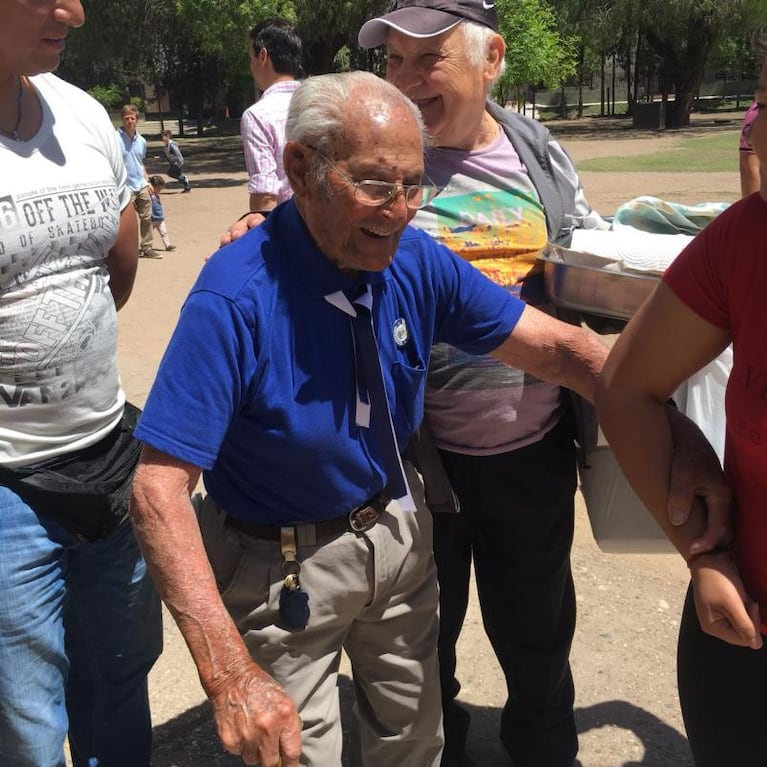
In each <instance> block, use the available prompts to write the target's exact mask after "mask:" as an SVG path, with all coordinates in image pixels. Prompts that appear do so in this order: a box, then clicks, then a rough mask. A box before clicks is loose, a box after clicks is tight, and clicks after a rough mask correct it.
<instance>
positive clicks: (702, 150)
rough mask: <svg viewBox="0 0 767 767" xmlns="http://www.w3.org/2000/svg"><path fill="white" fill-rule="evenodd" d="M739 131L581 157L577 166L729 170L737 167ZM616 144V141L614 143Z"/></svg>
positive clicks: (627, 169)
mask: <svg viewBox="0 0 767 767" xmlns="http://www.w3.org/2000/svg"><path fill="white" fill-rule="evenodd" d="M739 134H740V131H737V130H734V131H725V132H723V133H717V134H716V135H713V136H703V137H700V138H690V137H683V136H680V137H679V138H678V139H677V140H676V141H675V142H674V146H673V148H672V149H666V150H664V151H661V152H654V153H649V154H644V155H636V156H632V157H620V156H615V157H600V158H597V159H594V160H583V161H582V162H579V163H578V170H590V171H606V172H628V173H636V172H642V171H645V172H651V173H663V172H681V173H715V172H725V173H732V170H733V168H737V152H738V137H739ZM617 146H619V144H617V143H616V147H617Z"/></svg>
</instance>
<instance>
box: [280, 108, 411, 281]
mask: <svg viewBox="0 0 767 767" xmlns="http://www.w3.org/2000/svg"><path fill="white" fill-rule="evenodd" d="M346 125H347V129H346V130H345V132H344V139H343V141H339V142H338V143H337V145H336V146H335V153H334V156H333V157H331V158H330V159H332V161H333V163H335V164H336V165H337V166H338V167H337V168H334V167H332V165H331V166H330V167H328V168H327V172H326V175H325V179H324V182H323V180H322V179H318V178H317V176H316V173H315V172H314V170H313V168H314V164H315V162H316V161H317V160H318V158H317V157H316V156H315V152H314V151H313V150H312V149H310V148H309V147H306V146H304V145H303V144H299V143H297V142H290V143H288V145H287V147H286V150H285V168H286V171H287V172H288V176H289V177H290V180H291V185H292V186H293V190H294V194H295V199H296V204H297V205H298V209H299V210H300V212H301V215H302V216H303V219H304V221H305V223H306V225H307V228H308V229H309V233H310V234H311V236H312V239H313V240H314V242H315V243H316V245H317V246H318V247H319V249H320V250H321V251H322V252H323V253H324V254H325V256H326V257H327V258H328V260H329V261H331V262H332V263H334V264H335V265H336V266H337V267H338V268H339V269H341V270H342V271H344V272H349V273H355V272H359V271H381V270H382V269H385V268H386V267H387V266H389V264H390V263H391V262H392V260H393V259H394V255H395V253H396V251H397V245H398V244H399V240H400V237H401V236H402V231H403V230H404V228H405V226H406V224H407V223H408V222H409V221H410V220H411V219H412V217H413V215H414V214H415V211H412V210H409V209H408V208H407V206H406V205H405V199H404V196H403V195H402V194H399V195H397V197H396V198H395V199H394V200H393V201H391V202H389V203H387V204H386V205H381V206H379V207H370V206H367V205H362V204H360V203H359V202H357V201H356V200H355V188H354V186H353V185H352V184H351V183H350V182H349V180H348V179H347V178H345V177H344V174H347V175H348V176H349V177H351V178H352V179H354V180H356V181H361V180H363V179H373V180H379V181H391V182H399V183H402V184H419V183H421V179H422V178H423V172H424V167H423V143H422V140H421V133H420V130H419V128H418V125H417V123H416V120H415V118H414V116H413V115H412V113H411V112H409V111H408V109H407V107H406V106H404V105H402V104H388V103H382V102H375V103H372V104H371V103H367V104H365V103H364V96H363V95H362V94H359V98H358V99H353V100H352V99H350V107H349V111H348V115H347V118H346ZM339 171H341V172H339Z"/></svg>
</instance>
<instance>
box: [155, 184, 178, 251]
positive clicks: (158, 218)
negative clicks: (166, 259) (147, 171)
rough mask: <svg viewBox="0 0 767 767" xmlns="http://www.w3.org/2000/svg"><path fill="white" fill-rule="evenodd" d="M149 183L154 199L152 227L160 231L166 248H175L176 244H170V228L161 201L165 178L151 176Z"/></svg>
mask: <svg viewBox="0 0 767 767" xmlns="http://www.w3.org/2000/svg"><path fill="white" fill-rule="evenodd" d="M149 184H150V186H149V199H150V200H151V201H152V228H153V229H156V230H157V231H158V232H159V233H160V239H162V244H163V245H164V246H165V250H175V249H176V246H175V245H171V244H170V237H168V229H167V227H166V226H165V211H164V210H163V209H162V203H161V202H160V192H161V191H162V188H163V187H164V186H165V179H164V178H163V177H162V176H150V177H149Z"/></svg>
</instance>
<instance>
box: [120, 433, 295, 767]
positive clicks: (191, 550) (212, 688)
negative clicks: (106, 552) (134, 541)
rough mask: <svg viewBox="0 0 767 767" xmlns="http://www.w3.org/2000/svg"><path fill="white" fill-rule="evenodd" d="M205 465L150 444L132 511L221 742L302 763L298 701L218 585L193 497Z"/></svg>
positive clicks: (249, 753)
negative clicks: (259, 653)
mask: <svg viewBox="0 0 767 767" xmlns="http://www.w3.org/2000/svg"><path fill="white" fill-rule="evenodd" d="M199 475H200V470H199V469H198V468H197V467H195V466H192V465H191V464H187V463H184V462H183V461H179V460H177V459H175V458H172V457H171V456H169V455H166V454H165V453H161V452H159V451H157V450H155V449H153V448H151V447H148V446H145V447H144V451H143V453H142V457H141V461H140V462H139V465H138V467H137V469H136V476H135V479H134V483H133V495H132V498H131V518H132V521H133V526H134V529H135V531H136V537H137V538H138V541H139V544H140V545H141V549H142V552H143V554H144V557H145V558H146V561H147V566H148V567H149V570H150V572H151V575H152V578H153V580H154V582H155V584H156V585H157V589H158V591H159V592H160V596H161V597H162V599H163V601H164V602H165V604H166V605H167V606H168V609H169V610H170V612H171V614H172V615H173V618H174V620H175V621H176V623H177V624H178V627H179V629H180V630H181V633H182V635H183V637H184V640H185V641H186V644H187V646H188V647H189V651H190V653H191V654H192V658H193V659H194V662H195V665H196V666H197V671H198V673H199V675H200V681H201V683H202V686H203V688H204V689H205V693H206V694H207V696H208V698H209V699H210V701H211V703H212V705H213V710H214V715H215V719H216V726H217V729H218V735H219V738H220V739H221V742H222V743H223V745H224V748H226V750H227V751H229V752H231V753H234V754H240V755H241V756H242V758H243V760H244V761H245V762H246V763H247V764H255V763H260V764H264V765H275V764H277V763H278V759H280V758H281V759H282V762H281V763H282V765H283V767H298V758H299V755H300V750H301V726H300V720H299V719H298V715H297V713H296V708H295V706H294V704H293V701H292V700H290V698H289V697H288V696H287V694H286V693H285V691H284V690H283V689H282V688H281V687H280V686H279V685H278V684H277V682H276V681H275V680H274V679H273V678H272V677H271V676H269V674H267V673H266V672H265V671H264V670H263V669H262V668H261V667H260V666H258V665H257V664H256V663H255V662H254V661H253V659H252V658H251V657H250V654H249V653H248V650H247V648H246V647H245V644H244V642H243V640H242V638H241V637H240V634H239V632H238V631H237V628H236V626H235V625H234V622H233V621H232V619H231V617H230V615H229V613H228V612H227V610H226V607H225V606H224V604H223V602H222V601H221V597H220V596H219V593H218V589H217V587H216V582H215V577H214V575H213V572H212V570H211V567H210V563H209V561H208V557H207V554H206V552H205V548H204V546H203V542H202V537H201V534H200V529H199V526H198V524H197V519H196V517H195V514H194V510H193V508H192V504H191V501H190V498H189V496H190V492H191V490H192V489H193V487H194V486H195V484H196V483H197V480H198V478H199Z"/></svg>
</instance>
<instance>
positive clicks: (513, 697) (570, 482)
mask: <svg viewBox="0 0 767 767" xmlns="http://www.w3.org/2000/svg"><path fill="white" fill-rule="evenodd" d="M441 456H442V459H443V461H444V463H445V468H446V469H447V472H448V475H449V477H450V480H451V482H452V485H453V489H454V490H455V492H456V494H457V495H458V497H459V499H460V501H461V513H460V514H435V515H434V551H435V557H436V560H437V568H438V574H439V583H440V611H441V619H440V634H439V661H440V677H441V683H442V697H443V707H444V715H445V740H446V751H450V752H455V751H459V750H462V749H463V746H464V744H465V739H466V731H467V729H468V715H467V714H466V712H465V710H463V709H461V708H460V707H459V706H458V705H457V704H456V702H455V697H456V696H457V694H458V691H459V690H460V685H459V683H458V681H457V679H456V678H455V670H456V655H455V644H456V641H457V639H458V635H459V633H460V631H461V626H462V624H463V620H464V617H465V615H466V607H467V602H468V593H469V577H470V567H471V561H472V557H473V558H474V571H475V577H476V582H477V590H478V593H479V601H480V605H481V609H482V618H483V621H484V626H485V630H486V632H487V635H488V637H489V639H490V642H491V643H492V646H493V649H494V651H495V654H496V656H497V657H498V661H499V663H500V665H501V668H502V669H503V673H504V674H505V677H506V685H507V689H508V701H507V703H506V706H505V708H504V711H503V715H502V718H501V739H502V741H503V743H504V744H505V746H506V748H507V750H508V751H509V753H510V754H511V757H512V758H513V760H514V764H515V767H571V765H572V763H573V761H574V759H575V755H576V753H577V751H578V739H577V734H576V730H575V720H574V717H573V699H574V689H573V680H572V674H571V673H570V664H569V661H568V658H569V654H570V645H571V642H572V638H573V633H574V630H575V590H574V587H573V579H572V572H571V569H570V548H571V545H572V540H573V520H574V501H573V496H574V493H575V488H576V469H575V449H574V445H573V430H572V425H571V419H570V418H569V417H566V418H564V419H563V420H562V421H561V422H560V423H559V424H558V425H557V426H556V427H555V428H554V429H553V430H552V431H551V432H549V433H548V434H547V435H546V436H545V437H544V438H543V439H542V440H541V441H539V442H537V443H535V444H533V445H530V446H528V447H525V448H521V449H519V450H515V451H513V452H510V453H503V454H500V455H493V456H482V457H477V456H468V455H461V454H457V453H452V452H447V451H441Z"/></svg>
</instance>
